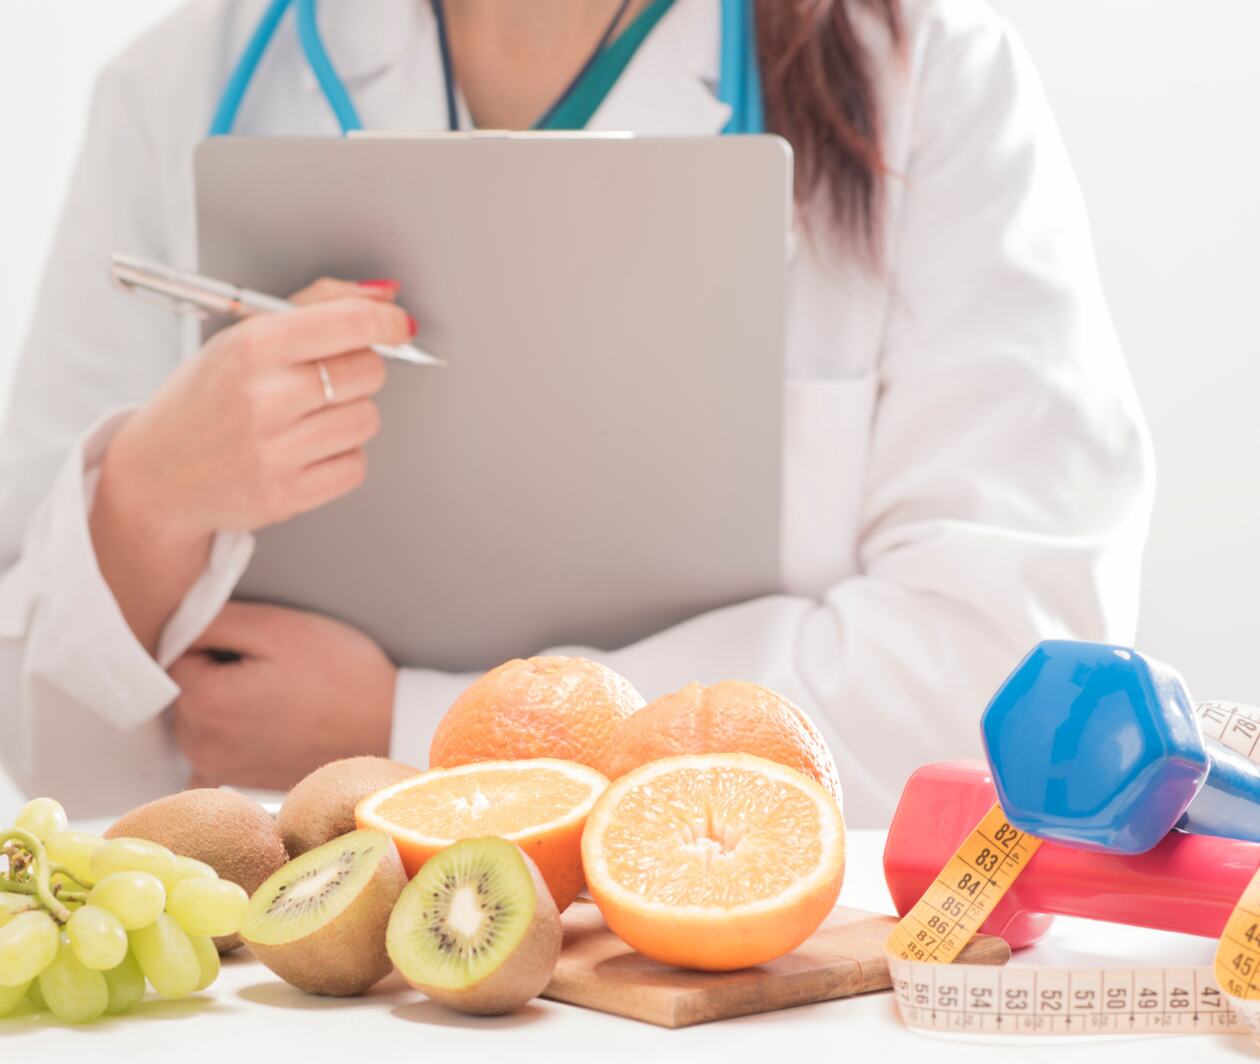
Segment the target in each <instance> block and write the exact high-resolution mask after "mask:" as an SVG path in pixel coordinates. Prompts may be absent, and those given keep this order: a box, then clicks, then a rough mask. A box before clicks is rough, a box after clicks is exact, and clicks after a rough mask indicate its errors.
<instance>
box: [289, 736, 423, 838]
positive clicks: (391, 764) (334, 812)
mask: <svg viewBox="0 0 1260 1064" xmlns="http://www.w3.org/2000/svg"><path fill="white" fill-rule="evenodd" d="M419 772H420V770H419V769H415V768H412V767H411V766H410V765H402V764H399V763H398V762H397V761H390V760H389V759H388V758H385V757H346V758H342V759H341V760H340V761H330V762H329V763H328V764H326V765H324V766H323V767H321V768H317V769H316V770H315V771H314V772H312V773H311V774H310V775H309V776H306V777H305V778H304V779H303V780H301V782H299V783H298V784H297V786H296V787H294V788H293V790H291V791H290V792H289V796H288V797H287V798H286V799H285V800H284V805H282V806H281V807H280V813H279V815H277V817H276V826H277V827H278V828H279V829H280V837H281V838H282V839H283V840H284V848H285V849H286V850H288V851H289V856H290V857H297V856H299V855H301V854H304V853H306V851H307V850H313V849H314V848H315V847H316V846H322V845H323V844H324V843H326V842H331V841H332V840H333V839H335V838H338V837H340V836H342V835H345V834H347V833H348V832H351V831H354V829H355V826H356V825H355V822H354V807H355V806H356V805H358V804H359V802H360V800H362V799H363V798H366V797H367V796H368V795H369V794H375V793H376V792H377V791H379V790H383V789H384V788H386V787H388V786H389V785H390V784H391V783H397V782H398V781H399V780H404V779H410V778H411V777H412V776H416V775H419Z"/></svg>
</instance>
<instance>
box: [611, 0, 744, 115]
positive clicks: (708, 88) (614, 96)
mask: <svg viewBox="0 0 1260 1064" xmlns="http://www.w3.org/2000/svg"><path fill="white" fill-rule="evenodd" d="M720 40H721V5H720V0H675V2H674V5H673V6H672V7H671V8H670V9H669V11H667V12H666V13H665V14H664V15H663V16H662V17H661V21H660V22H659V23H658V24H657V26H656V27H655V29H653V30H652V32H651V33H650V34H648V36H647V38H646V39H645V40H644V42H643V43H642V44H641V45H640V46H639V50H638V51H637V52H636V53H635V55H634V58H633V59H631V60H630V64H629V66H627V67H626V69H625V71H624V72H623V73H622V75H621V77H620V79H618V81H617V84H616V85H614V86H613V88H612V91H611V92H609V94H608V96H607V97H606V98H605V100H604V102H603V103H602V104H601V105H600V107H599V110H598V111H596V112H595V114H594V115H592V117H591V121H590V122H589V123H588V125H587V128H588V129H592V130H627V129H628V130H632V131H633V132H635V133H665V134H669V133H720V132H721V131H722V128H723V127H724V126H725V125H726V123H727V120H728V119H729V118H730V115H731V109H730V108H729V107H728V106H727V105H726V104H724V103H723V102H722V101H721V100H719V99H718V96H717V83H718V53H719V48H720V44H719V41H720Z"/></svg>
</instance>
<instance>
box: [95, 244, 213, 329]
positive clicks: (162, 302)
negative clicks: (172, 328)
mask: <svg viewBox="0 0 1260 1064" xmlns="http://www.w3.org/2000/svg"><path fill="white" fill-rule="evenodd" d="M139 269H140V263H139V262H136V261H135V260H131V258H127V257H126V256H122V255H115V256H113V260H112V261H111V263H110V281H111V284H112V285H113V287H116V289H117V290H118V291H121V292H126V294H127V295H134V296H137V298H140V299H142V300H145V301H147V303H152V304H156V305H159V306H165V308H166V309H168V310H171V311H174V313H175V314H183V315H189V316H193V318H197V319H198V320H200V321H204V320H207V319H208V318H209V316H210V311H209V310H208V309H207V308H204V306H199V305H198V304H195V303H192V301H189V300H186V299H180V298H179V296H178V295H175V294H173V292H170V291H165V290H160V289H155V287H150V285H149V284H146V282H145V281H146V280H147V279H145V277H141V276H139Z"/></svg>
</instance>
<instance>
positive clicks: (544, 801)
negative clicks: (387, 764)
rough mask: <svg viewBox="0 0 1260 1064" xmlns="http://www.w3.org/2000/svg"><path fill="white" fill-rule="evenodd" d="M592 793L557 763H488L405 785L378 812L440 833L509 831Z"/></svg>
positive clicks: (539, 821) (555, 815)
mask: <svg viewBox="0 0 1260 1064" xmlns="http://www.w3.org/2000/svg"><path fill="white" fill-rule="evenodd" d="M590 798H591V787H590V784H589V783H587V782H583V781H581V780H575V779H571V778H570V777H569V776H566V775H565V774H564V773H562V772H556V771H555V770H554V769H547V768H535V769H531V770H530V771H529V772H523V771H519V770H516V771H513V770H509V769H487V770H484V771H480V772H477V773H474V774H469V775H466V776H446V777H442V778H439V779H435V780H433V781H432V782H431V783H429V784H427V785H425V784H421V785H418V786H416V787H412V788H409V789H407V790H403V791H400V792H399V793H398V794H395V795H392V796H391V797H389V798H386V799H385V800H384V801H382V802H381V803H380V804H379V805H377V806H376V808H375V810H374V811H373V814H372V815H373V817H374V818H375V819H378V820H382V821H388V822H389V823H390V824H392V825H394V826H395V827H397V828H400V829H402V830H404V831H412V832H415V833H416V834H418V835H424V836H426V837H429V838H435V839H459V838H467V837H468V836H469V835H470V834H472V835H499V836H507V835H512V834H514V833H516V832H519V831H524V830H527V829H530V828H536V827H539V826H540V825H543V824H547V823H549V822H551V821H553V820H559V819H561V818H562V817H564V816H566V815H568V814H570V813H572V812H573V811H574V810H575V809H577V808H578V807H579V806H581V805H583V804H585V803H586V802H589V801H590Z"/></svg>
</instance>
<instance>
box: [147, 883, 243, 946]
mask: <svg viewBox="0 0 1260 1064" xmlns="http://www.w3.org/2000/svg"><path fill="white" fill-rule="evenodd" d="M248 908H249V895H248V894H246V893H245V891H243V890H242V889H241V888H240V887H238V886H237V885H236V884H235V883H232V882H230V881H229V880H226V879H185V880H183V881H182V882H179V883H176V884H175V889H174V890H172V891H171V895H170V897H169V898H167V899H166V911H167V912H168V913H170V914H171V915H172V916H173V917H175V919H176V920H178V921H179V926H180V927H182V928H183V929H184V930H185V931H187V932H188V933H189V934H190V935H234V934H236V932H237V931H239V930H240V929H241V922H242V921H243V920H244V919H245V910H246V909H248Z"/></svg>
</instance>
